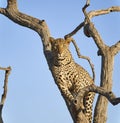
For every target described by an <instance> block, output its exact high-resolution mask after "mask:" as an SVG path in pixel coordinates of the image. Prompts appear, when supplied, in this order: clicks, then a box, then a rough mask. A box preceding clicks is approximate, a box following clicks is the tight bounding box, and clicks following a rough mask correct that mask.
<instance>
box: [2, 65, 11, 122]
mask: <svg viewBox="0 0 120 123" xmlns="http://www.w3.org/2000/svg"><path fill="white" fill-rule="evenodd" d="M0 70H5V79H4V86H3V88H4V90H3V94H2V97H1V102H0V123H3V119H2V109H3V106H4V103H5V99H6V96H7V88H8V87H7V86H8V76H9V75H10V72H11V67H7V68H2V67H0Z"/></svg>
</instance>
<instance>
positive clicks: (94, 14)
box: [88, 6, 120, 19]
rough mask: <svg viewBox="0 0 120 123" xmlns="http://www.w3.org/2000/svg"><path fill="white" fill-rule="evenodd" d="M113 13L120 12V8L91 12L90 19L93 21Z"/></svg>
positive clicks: (113, 7) (114, 7)
mask: <svg viewBox="0 0 120 123" xmlns="http://www.w3.org/2000/svg"><path fill="white" fill-rule="evenodd" d="M111 12H120V6H112V7H109V8H107V9H102V10H96V11H91V12H89V13H88V17H89V18H90V19H91V18H93V17H95V16H99V15H105V14H109V13H111Z"/></svg>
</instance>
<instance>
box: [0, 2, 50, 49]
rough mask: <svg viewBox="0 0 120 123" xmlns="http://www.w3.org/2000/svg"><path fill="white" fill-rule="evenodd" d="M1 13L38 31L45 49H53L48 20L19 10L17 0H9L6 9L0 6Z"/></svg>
mask: <svg viewBox="0 0 120 123" xmlns="http://www.w3.org/2000/svg"><path fill="white" fill-rule="evenodd" d="M0 13H1V14H3V15H5V16H6V17H8V18H9V19H10V20H12V21H14V22H15V23H17V24H19V25H22V26H25V27H28V28H30V29H32V30H34V31H36V32H37V33H38V34H39V35H40V36H41V39H42V42H43V48H44V51H48V50H50V49H51V45H50V42H49V37H50V32H49V29H48V26H47V24H46V22H45V21H44V20H39V19H37V18H34V17H31V16H29V15H26V14H23V13H21V12H19V11H18V8H17V1H16V0H8V3H7V7H6V8H5V9H3V8H0Z"/></svg>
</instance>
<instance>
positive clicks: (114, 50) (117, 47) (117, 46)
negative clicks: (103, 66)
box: [110, 41, 120, 55]
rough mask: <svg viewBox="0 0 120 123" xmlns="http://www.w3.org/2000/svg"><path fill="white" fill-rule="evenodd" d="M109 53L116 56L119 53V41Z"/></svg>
mask: <svg viewBox="0 0 120 123" xmlns="http://www.w3.org/2000/svg"><path fill="white" fill-rule="evenodd" d="M110 49H111V52H112V53H113V54H114V55H116V54H117V53H118V52H119V51H120V41H118V42H117V43H116V44H115V45H113V46H111V47H110Z"/></svg>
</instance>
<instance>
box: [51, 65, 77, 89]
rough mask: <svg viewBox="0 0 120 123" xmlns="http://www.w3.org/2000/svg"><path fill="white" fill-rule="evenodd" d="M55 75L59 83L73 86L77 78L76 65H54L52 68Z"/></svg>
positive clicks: (69, 86)
mask: <svg viewBox="0 0 120 123" xmlns="http://www.w3.org/2000/svg"><path fill="white" fill-rule="evenodd" d="M52 72H53V76H54V79H55V81H56V83H57V84H64V85H65V86H66V87H68V88H71V87H72V86H73V82H74V80H75V78H77V71H76V66H75V65H74V64H72V63H71V64H69V65H63V66H54V67H53V68H52Z"/></svg>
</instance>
